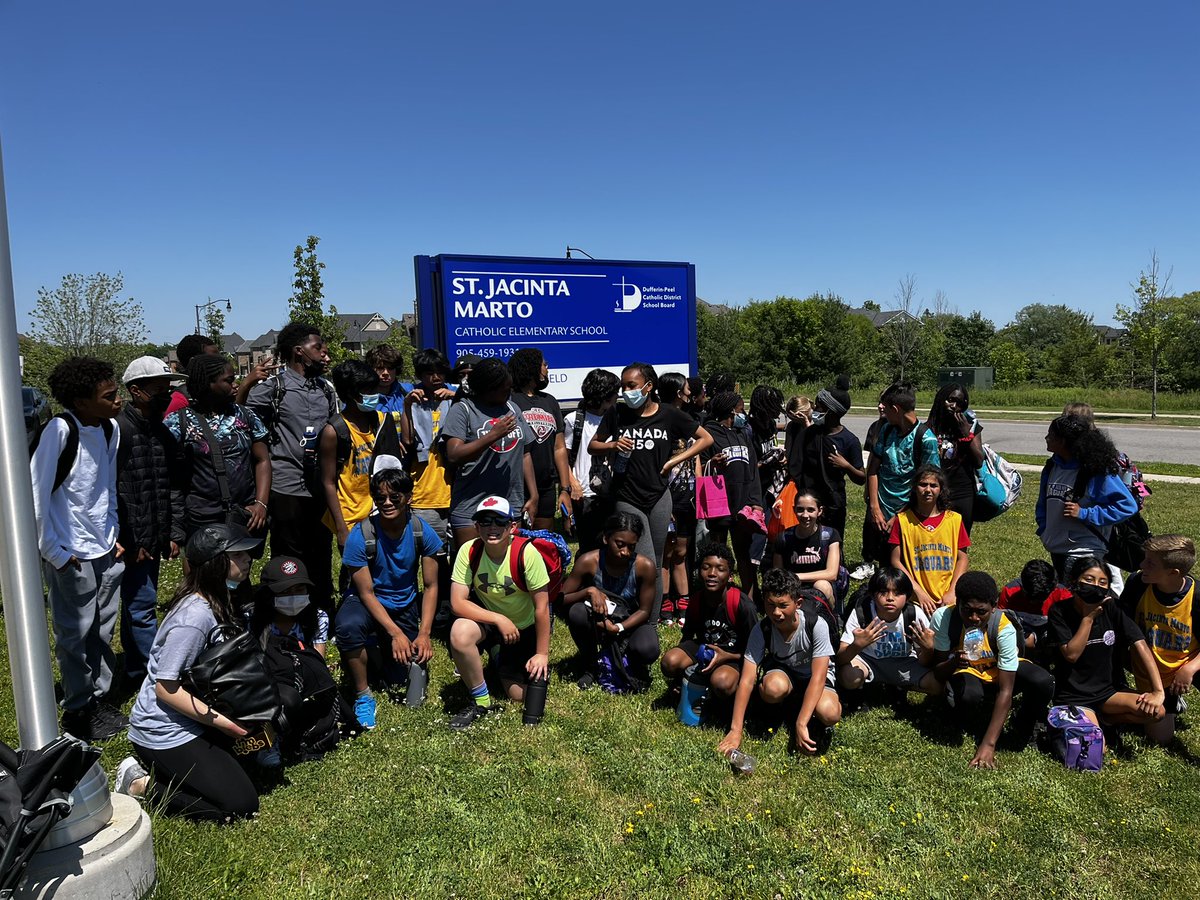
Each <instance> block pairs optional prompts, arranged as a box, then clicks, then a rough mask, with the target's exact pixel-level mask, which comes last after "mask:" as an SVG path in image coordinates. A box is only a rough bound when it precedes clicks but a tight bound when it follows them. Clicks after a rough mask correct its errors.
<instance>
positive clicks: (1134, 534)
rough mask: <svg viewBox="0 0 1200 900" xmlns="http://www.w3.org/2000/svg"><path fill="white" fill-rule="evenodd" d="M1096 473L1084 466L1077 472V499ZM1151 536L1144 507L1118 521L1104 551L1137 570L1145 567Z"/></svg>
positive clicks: (1109, 559)
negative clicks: (1144, 515) (1143, 513)
mask: <svg viewBox="0 0 1200 900" xmlns="http://www.w3.org/2000/svg"><path fill="white" fill-rule="evenodd" d="M1052 465H1053V462H1048V463H1046V466H1045V468H1043V469H1042V477H1043V479H1045V477H1046V475H1048V474H1049V471H1050V467H1051V466H1052ZM1094 477H1096V475H1095V473H1094V472H1086V471H1084V470H1083V468H1082V467H1080V469H1079V474H1078V475H1076V476H1075V491H1074V497H1075V502H1076V503H1078V502H1079V501H1080V500H1081V499H1083V498H1084V497H1085V496H1086V495H1087V486H1088V482H1089V481H1091V480H1092V478H1094ZM1132 493H1133V492H1132V491H1131V492H1130V494H1131V495H1132ZM1135 499H1136V498H1135ZM1079 521H1080V523H1081V524H1082V525H1083V526H1084V527H1085V528H1086V529H1087V530H1088V531H1090V532H1091V533H1092V534H1094V535H1096V537H1098V538H1101V539H1102V540H1103V539H1104V534H1103V532H1101V531H1100V529H1099V528H1097V527H1096V526H1095V525H1092V524H1091V523H1090V522H1084V521H1083V519H1080V520H1079ZM1150 537H1151V534H1150V527H1149V526H1148V525H1147V524H1146V520H1145V519H1143V518H1142V514H1141V512H1140V511H1139V512H1135V513H1134V514H1133V515H1132V516H1130V517H1129V518H1128V519H1125V520H1124V521H1121V522H1117V523H1116V524H1115V525H1113V526H1112V531H1110V532H1109V534H1108V539H1107V540H1106V541H1105V542H1104V545H1105V548H1106V552H1105V554H1104V560H1105V562H1107V563H1109V564H1110V565H1114V566H1116V567H1117V568H1118V569H1123V570H1124V571H1126V572H1136V571H1137V570H1138V569H1140V568H1141V567H1142V559H1143V558H1144V557H1145V544H1146V541H1148V540H1149V539H1150Z"/></svg>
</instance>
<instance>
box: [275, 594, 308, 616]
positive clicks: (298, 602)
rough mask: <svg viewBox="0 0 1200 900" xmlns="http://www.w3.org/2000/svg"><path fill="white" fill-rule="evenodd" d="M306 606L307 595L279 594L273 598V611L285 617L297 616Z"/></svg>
mask: <svg viewBox="0 0 1200 900" xmlns="http://www.w3.org/2000/svg"><path fill="white" fill-rule="evenodd" d="M306 606H308V594H281V595H279V596H278V597H276V598H275V609H276V610H278V611H279V612H281V613H283V614H284V615H285V616H298V615H300V613H301V611H303V609H304V608H305V607H306Z"/></svg>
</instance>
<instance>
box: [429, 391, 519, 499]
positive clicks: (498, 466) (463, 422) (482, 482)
mask: <svg viewBox="0 0 1200 900" xmlns="http://www.w3.org/2000/svg"><path fill="white" fill-rule="evenodd" d="M506 415H513V416H515V417H516V419H517V427H516V428H514V429H513V430H512V431H511V432H510V433H509V434H507V435H505V436H504V437H503V438H501V439H500V440H498V441H496V443H494V444H492V445H491V446H490V447H488V448H487V449H485V450H484V451H483V452H482V453H481V454H479V457H478V458H477V459H473V460H471V461H470V462H467V463H463V464H462V465H461V466H459V467H458V471H457V472H456V473H455V475H454V480H453V482H452V483H451V485H450V516H451V518H452V519H457V520H459V521H462V520H465V519H470V518H471V516H472V515H473V514H474V513H475V508H476V507H477V506H479V504H480V502H481V501H482V500H483V499H484V498H485V497H489V496H491V495H493V494H495V495H497V496H500V497H507V498H508V502H509V503H510V504H511V505H512V508H513V512H514V513H516V512H518V511H519V510H520V509H521V507H522V506H523V505H524V503H525V472H524V461H525V454H526V453H528V452H529V450H530V448H531V447H532V446H533V443H534V437H533V432H532V431H530V430H529V425H527V424H526V422H525V417H524V416H522V415H521V410H519V409H518V408H517V406H516V404H515V403H513V402H512V401H511V400H509V401H508V405H507V406H488V407H480V406H477V405H476V403H475V401H474V400H470V399H465V400H460V401H459V402H458V403H455V404H454V405H453V406H451V407H450V412H448V413H446V419H445V421H444V422H443V423H442V437H443V439H445V440H449V439H450V438H458V439H459V440H461V441H465V442H467V443H470V442H471V441H474V440H478V439H479V438H481V437H483V436H484V435H485V434H487V433H488V432H489V431H491V430H492V426H494V425H495V424H496V420H497V419H502V418H504V416H506Z"/></svg>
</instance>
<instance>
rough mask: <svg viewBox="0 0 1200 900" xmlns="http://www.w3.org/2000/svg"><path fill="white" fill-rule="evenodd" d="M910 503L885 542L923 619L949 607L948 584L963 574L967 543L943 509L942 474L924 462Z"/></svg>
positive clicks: (955, 517)
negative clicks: (905, 576) (909, 581)
mask: <svg viewBox="0 0 1200 900" xmlns="http://www.w3.org/2000/svg"><path fill="white" fill-rule="evenodd" d="M914 481H915V482H916V484H915V486H914V487H913V495H912V498H911V499H910V500H909V501H908V503H906V504H905V506H904V509H902V510H901V511H900V514H899V515H898V516H896V518H895V519H893V520H892V531H891V535H890V536H889V538H888V541H889V542H890V544H891V545H892V565H893V566H895V567H896V568H897V569H903V570H904V571H905V572H907V573H908V577H909V578H911V579H912V581H913V590H914V591H915V592H916V600H917V602H918V603H919V604H920V606H921V609H923V610H925V614H926V615H930V616H931V615H933V612H934V610H936V609H937V608H938V607H939V606H941V605H945V606H953V605H954V585H955V584H956V583H957V582H958V579H959V578H961V577H962V574H963V572H965V571H967V568H968V566H969V565H970V561H969V559H968V557H967V548H968V547H970V546H971V539H970V538H969V537H967V530H966V528H965V527H963V521H962V517H961V516H960V515H959V514H958V513H956V512H955V511H954V510H952V509H948V508H947V505H948V503H949V498H948V497H947V496H946V495H947V493H948V488H947V484H946V476H945V473H943V472H942V470H941V469H939V468H937V467H936V466H932V465H929V464H928V463H927V464H925V465H923V466H921V467H920V468H919V469H917V473H916V477H915V479H914Z"/></svg>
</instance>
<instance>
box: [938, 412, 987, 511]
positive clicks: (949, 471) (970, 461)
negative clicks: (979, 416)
mask: <svg viewBox="0 0 1200 900" xmlns="http://www.w3.org/2000/svg"><path fill="white" fill-rule="evenodd" d="M974 433H975V434H982V433H983V426H982V425H980V424H979V423H978V422H976V423H975V431H974ZM934 437H936V438H937V442H938V461H939V463H940V464H941V467H942V471H943V472H945V473H946V480H947V482H948V483H949V485H950V494H951V496H953V497H972V496H974V495H975V490H976V485H975V473H976V472H978V471H979V467H978V466H976V465H975V457H974V456H972V455H971V444H970V443H969V442H965V443H964V442H963V441H961V440H959V438H961V437H962V433H961V432H951V433H946V434H943V433H941V432H938V431H934Z"/></svg>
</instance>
